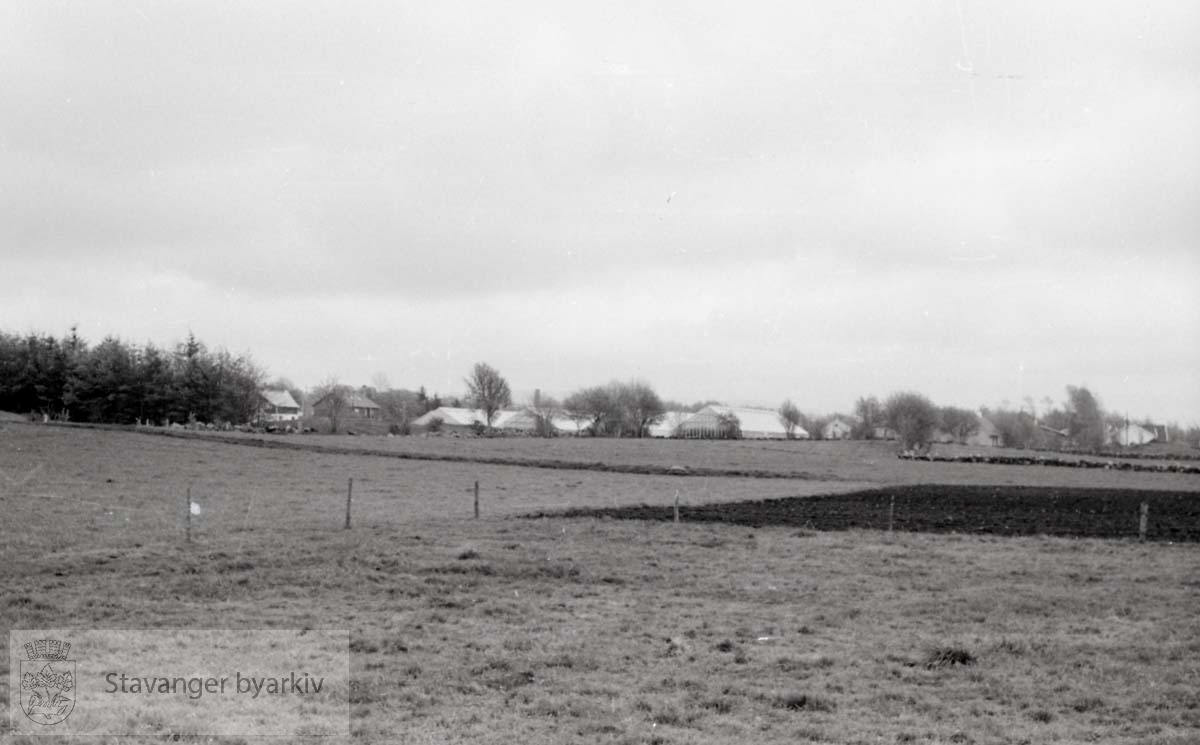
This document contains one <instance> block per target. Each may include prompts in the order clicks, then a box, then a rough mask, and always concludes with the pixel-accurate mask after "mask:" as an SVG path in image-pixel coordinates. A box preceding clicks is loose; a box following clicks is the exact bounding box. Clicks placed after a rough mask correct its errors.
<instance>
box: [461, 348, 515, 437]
mask: <svg viewBox="0 0 1200 745" xmlns="http://www.w3.org/2000/svg"><path fill="white" fill-rule="evenodd" d="M466 384H467V395H468V396H469V398H470V400H471V405H472V406H474V407H475V408H477V409H481V410H482V411H483V416H484V418H485V419H486V420H487V428H488V429H489V430H490V429H491V428H492V422H493V421H495V419H496V412H498V411H500V410H501V409H503V408H504V407H505V406H508V405H510V404H512V389H510V388H509V387H508V381H507V380H505V379H504V377H503V376H501V375H500V373H499V372H498V371H497V370H496V369H495V368H494V367H492V366H491V365H489V364H487V363H486V362H476V363H475V367H474V368H473V369H472V370H471V376H470V377H468V378H467V379H466Z"/></svg>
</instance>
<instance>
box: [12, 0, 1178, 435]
mask: <svg viewBox="0 0 1200 745" xmlns="http://www.w3.org/2000/svg"><path fill="white" fill-rule="evenodd" d="M0 14H3V16H2V17H0V23H3V24H4V25H5V27H7V28H9V29H11V33H10V34H9V35H8V37H6V47H5V56H4V61H5V64H4V65H0V86H3V87H4V89H5V90H7V91H10V92H11V96H12V99H13V100H19V101H21V102H22V109H21V115H20V116H14V117H6V118H5V119H4V120H3V121H0V243H2V244H3V245H4V246H5V247H11V248H9V249H8V250H9V254H8V255H6V256H5V259H6V266H8V267H13V275H14V276H21V277H26V278H29V279H28V281H26V282H24V283H22V286H21V288H20V289H19V290H17V291H16V292H15V293H13V294H11V295H9V296H8V297H6V298H4V299H3V300H0V310H3V316H4V317H5V318H6V319H12V320H10V321H9V322H11V323H17V324H30V325H32V326H36V327H38V328H50V329H54V328H59V327H62V326H64V325H65V324H68V323H70V322H71V321H72V320H81V321H82V322H83V323H84V324H85V327H88V328H93V329H95V332H96V333H109V332H111V333H118V334H121V335H126V336H131V337H134V338H142V337H152V338H155V339H162V340H169V339H173V338H177V337H179V336H181V335H182V334H183V333H186V326H188V325H193V326H194V327H195V328H196V330H197V333H200V334H201V335H202V336H204V337H205V338H209V339H211V341H212V343H215V344H225V345H227V346H230V347H232V348H234V349H243V348H250V349H253V350H254V351H255V352H256V353H257V355H258V356H259V357H260V359H263V360H264V361H267V362H268V363H269V364H270V365H271V366H272V367H273V368H274V369H275V370H276V371H277V372H280V373H284V374H289V375H291V376H293V377H295V378H297V379H298V380H302V381H310V382H311V381H312V380H313V379H315V378H317V377H320V376H323V375H325V374H328V373H332V372H337V373H339V374H340V375H341V376H342V377H344V378H346V379H351V378H358V379H367V378H369V376H370V375H371V374H373V373H374V372H376V371H378V370H384V371H386V372H388V373H389V377H390V378H391V379H392V380H394V381H397V382H400V381H405V380H410V379H415V380H423V381H426V382H428V383H430V384H431V386H432V387H439V386H440V387H442V389H443V390H450V387H451V386H456V385H457V384H458V382H459V381H458V377H457V376H458V374H459V373H458V372H455V370H456V369H457V367H462V366H463V364H465V363H466V361H473V360H474V359H475V358H477V357H485V356H486V357H487V358H489V359H492V358H495V359H496V361H497V364H500V360H508V361H509V367H510V368H511V369H512V370H513V373H514V377H518V376H519V377H520V378H521V379H527V380H536V381H538V383H535V384H534V385H539V384H540V385H541V387H543V388H545V389H552V388H555V387H556V386H557V387H568V388H569V387H571V386H574V385H576V384H582V383H584V382H587V381H593V379H598V380H602V379H607V378H610V377H613V376H616V377H626V376H631V375H642V376H644V377H648V378H650V379H652V380H658V381H661V387H663V388H664V389H667V390H668V391H670V390H674V391H675V393H673V394H671V395H677V396H678V397H695V398H707V397H710V396H714V395H716V396H727V397H728V396H734V395H738V396H742V397H744V398H746V399H755V400H757V399H760V398H761V399H764V400H766V401H768V402H769V401H771V400H773V399H775V398H780V397H781V396H782V395H790V394H792V393H794V392H795V391H796V389H797V388H799V389H800V392H802V393H804V394H805V395H810V396H812V400H813V401H814V403H813V407H815V408H820V407H829V408H832V407H843V408H844V407H845V404H844V403H842V402H846V401H848V400H852V398H853V397H854V396H855V395H856V392H858V393H865V392H872V391H874V392H880V393H881V392H883V391H884V390H886V389H891V388H894V387H916V388H922V387H924V386H925V385H928V386H930V393H931V394H932V395H934V396H935V398H938V397H939V396H940V397H945V398H947V399H954V400H955V401H956V402H959V403H963V404H966V405H971V404H974V403H980V402H984V401H992V400H994V399H995V398H996V397H998V396H999V397H1004V396H1009V397H1015V396H1016V395H1017V392H1011V393H1005V391H1012V389H1013V388H1020V389H1022V391H1023V390H1024V389H1026V388H1028V389H1031V390H1034V389H1036V390H1034V392H1035V393H1040V394H1043V395H1044V393H1045V392H1047V388H1048V389H1049V391H1056V390H1058V389H1059V388H1061V385H1063V384H1064V383H1065V382H1072V381H1080V380H1082V379H1084V378H1095V379H1096V380H1100V381H1102V382H1106V383H1109V384H1110V385H1112V386H1113V387H1114V389H1116V388H1118V387H1120V388H1128V389H1133V388H1138V387H1140V388H1141V389H1143V392H1142V393H1137V392H1134V393H1131V394H1130V395H1129V399H1128V400H1130V401H1132V402H1134V403H1133V404H1131V405H1135V406H1136V405H1138V404H1137V402H1139V401H1144V402H1145V403H1144V405H1145V406H1146V407H1161V408H1156V409H1155V410H1156V411H1166V410H1167V409H1168V408H1170V405H1171V404H1170V401H1175V402H1177V403H1176V404H1175V405H1176V406H1179V407H1183V408H1186V409H1187V410H1189V411H1193V412H1196V414H1195V415H1196V416H1200V402H1198V401H1196V399H1195V393H1194V392H1193V390H1192V389H1193V388H1194V386H1193V385H1192V382H1193V381H1194V377H1195V373H1196V371H1197V370H1200V360H1198V359H1197V354H1196V353H1195V352H1193V351H1190V350H1193V349H1194V348H1195V345H1194V344H1191V343H1189V342H1187V341H1185V339H1188V338H1194V336H1193V337H1188V334H1191V333H1192V332H1193V331H1196V330H1200V322H1198V321H1197V314H1198V312H1200V311H1198V308H1200V302H1198V300H1197V294H1196V290H1195V288H1196V287H1198V286H1200V261H1198V260H1197V259H1196V258H1195V256H1196V254H1195V250H1194V246H1195V243H1196V239H1197V237H1198V236H1200V224H1198V221H1200V217H1198V213H1197V210H1196V209H1195V207H1194V205H1195V204H1197V202H1198V201H1200V189H1198V188H1197V174H1196V170H1195V167H1194V165H1192V164H1193V163H1195V162H1197V161H1198V160H1200V157H1198V156H1200V153H1198V152H1197V147H1198V145H1197V140H1196V138H1195V136H1194V132H1195V131H1197V125H1200V94H1198V93H1197V91H1198V90H1200V86H1198V85H1197V83H1200V80H1197V78H1198V76H1200V64H1198V62H1200V53H1198V52H1197V51H1196V50H1197V47H1196V45H1195V44H1194V41H1195V38H1196V37H1197V31H1198V30H1200V10H1197V6H1195V5H1194V4H1191V3H1166V2H1164V3H1152V4H1150V5H1146V6H1143V5H1139V6H1136V7H1135V6H1128V7H1119V8H1107V9H1105V11H1104V12H1103V13H1097V12H1095V9H1094V8H1092V7H1091V6H1085V5H1082V4H1065V5H1055V6H1054V7H1046V6H1045V5H1044V4H1040V3H1008V4H1005V5H1004V6H1002V7H1001V6H995V7H993V6H981V5H977V4H975V3H971V2H960V3H948V2H945V3H939V4H934V5H932V6H930V5H928V4H889V5H887V6H886V7H881V8H876V9H872V11H870V12H865V11H863V10H862V9H861V8H850V7H842V6H840V5H836V4H834V5H829V6H825V7H815V6H810V5H799V4H794V3H790V4H789V3H762V4H753V5H752V6H747V7H741V6H737V7H734V6H730V5H728V4H726V3H720V2H698V3H689V4H686V5H684V6H678V7H667V6H655V7H646V6H644V5H641V4H624V5H622V4H617V5H614V4H602V5H597V6H595V7H590V6H589V7H586V8H579V7H570V8H568V7H565V6H561V5H559V4H552V3H526V2H522V3H516V4H508V5H506V6H504V7H500V6H496V7H490V8H485V7H480V6H478V4H469V5H468V4H461V3H460V4H456V3H436V4H407V5H396V4H393V3H382V2H381V3H368V2H362V3H354V4H351V5H350V6H345V5H343V4H335V3H315V2H314V3H305V4H303V5H302V6H296V5H293V4H285V3H274V2H266V3H255V4H253V5H245V4H238V3H221V2H217V3H193V4H188V3H184V4H178V5H172V6H170V7H168V6H161V5H158V4H154V3H145V4H140V5H139V4H129V3H104V2H96V3H88V4H87V5H86V6H79V7H75V6H71V7H69V8H68V7H65V6H60V5H56V4H53V3H40V2H29V3H16V4H9V5H7V6H5V8H3V9H0ZM113 288H119V289H115V290H114V289H113ZM1123 298H1124V299H1123ZM1131 307H1134V308H1136V309H1137V310H1136V312H1133V311H1131V310H1129V309H1130V308H1131ZM203 330H208V333H207V334H206V333H203ZM1115 349H1119V350H1121V352H1120V353H1119V354H1118V353H1115V352H1114V350H1115ZM368 357H369V358H370V359H367V358H368ZM1131 360H1132V362H1131ZM374 365H378V367H377V368H375V369H372V366H374ZM1139 365H1140V366H1142V368H1141V369H1142V370H1144V371H1152V373H1148V372H1143V373H1141V374H1140V375H1141V377H1139V373H1138V367H1139ZM389 366H394V367H389ZM598 370H603V372H602V373H597V372H596V371H598ZM447 371H449V372H447ZM1150 374H1153V375H1154V376H1156V377H1154V378H1153V381H1152V382H1146V381H1148V380H1150V379H1149V378H1147V377H1145V376H1146V375H1150ZM1127 380H1128V381H1132V382H1125V381H1127ZM1139 381H1141V382H1139ZM593 382H594V381H593ZM934 388H936V390H934ZM1151 389H1153V392H1151ZM1101 392H1102V393H1103V390H1102V391H1101ZM1121 395H1124V394H1121ZM980 399H982V401H981V400H980ZM1116 400H1122V399H1119V398H1117V399H1116Z"/></svg>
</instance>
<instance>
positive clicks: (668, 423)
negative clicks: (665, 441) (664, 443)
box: [649, 411, 695, 437]
mask: <svg viewBox="0 0 1200 745" xmlns="http://www.w3.org/2000/svg"><path fill="white" fill-rule="evenodd" d="M693 416H695V415H694V414H692V412H690V411H668V412H667V413H666V414H663V418H662V419H659V420H658V422H656V423H654V424H651V425H650V429H649V434H650V436H651V437H675V435H676V431H677V430H678V429H679V427H680V426H681V425H682V424H683V423H684V422H686V421H687V420H689V419H691V418H692V417H693Z"/></svg>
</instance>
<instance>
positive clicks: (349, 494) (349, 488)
mask: <svg viewBox="0 0 1200 745" xmlns="http://www.w3.org/2000/svg"><path fill="white" fill-rule="evenodd" d="M353 498H354V477H353V476H351V477H350V481H349V482H348V483H347V484H346V527H345V528H343V530H350V501H351V500H352V499H353Z"/></svg>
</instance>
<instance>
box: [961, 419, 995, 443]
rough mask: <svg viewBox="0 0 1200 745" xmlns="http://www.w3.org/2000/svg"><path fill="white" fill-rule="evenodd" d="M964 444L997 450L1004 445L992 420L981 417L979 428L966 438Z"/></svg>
mask: <svg viewBox="0 0 1200 745" xmlns="http://www.w3.org/2000/svg"><path fill="white" fill-rule="evenodd" d="M964 444H966V445H973V446H975V447H981V448H998V447H1000V446H1001V445H1003V444H1004V438H1003V437H1002V436H1001V434H1000V430H999V429H998V428H997V427H996V425H995V424H993V423H992V420H991V419H988V418H987V417H986V416H982V415H981V416H980V417H979V428H978V429H976V430H975V431H974V432H972V433H971V434H970V435H969V436H968V437H967V439H966V441H965V442H964Z"/></svg>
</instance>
